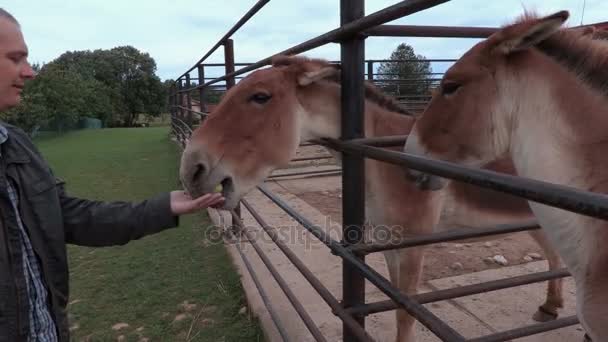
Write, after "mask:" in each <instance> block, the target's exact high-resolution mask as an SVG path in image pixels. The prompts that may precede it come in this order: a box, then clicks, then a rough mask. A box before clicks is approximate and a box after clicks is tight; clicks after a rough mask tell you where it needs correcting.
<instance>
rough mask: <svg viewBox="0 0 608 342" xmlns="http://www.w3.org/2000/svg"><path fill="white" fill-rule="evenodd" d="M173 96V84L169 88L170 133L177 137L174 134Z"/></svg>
mask: <svg viewBox="0 0 608 342" xmlns="http://www.w3.org/2000/svg"><path fill="white" fill-rule="evenodd" d="M175 96H176V94H175V84H172V85H171V87H169V117H170V120H171V133H173V134H174V135H177V134H176V132H175V109H176V107H175ZM176 138H177V136H176Z"/></svg>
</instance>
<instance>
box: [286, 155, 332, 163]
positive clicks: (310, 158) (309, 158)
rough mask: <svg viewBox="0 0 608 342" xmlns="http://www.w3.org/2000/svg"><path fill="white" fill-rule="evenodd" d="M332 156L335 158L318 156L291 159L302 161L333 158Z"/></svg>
mask: <svg viewBox="0 0 608 342" xmlns="http://www.w3.org/2000/svg"><path fill="white" fill-rule="evenodd" d="M331 158H333V156H318V157H306V158H294V159H292V160H291V161H292V162H301V161H307V160H319V159H331Z"/></svg>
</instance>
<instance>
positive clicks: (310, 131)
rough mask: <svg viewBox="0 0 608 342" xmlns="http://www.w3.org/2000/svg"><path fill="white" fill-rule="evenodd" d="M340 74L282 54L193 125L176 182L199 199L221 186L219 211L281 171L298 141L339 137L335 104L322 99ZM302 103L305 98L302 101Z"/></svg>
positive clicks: (333, 90)
mask: <svg viewBox="0 0 608 342" xmlns="http://www.w3.org/2000/svg"><path fill="white" fill-rule="evenodd" d="M338 73H339V69H338V68H337V67H336V66H335V65H331V64H329V63H327V62H325V61H321V60H309V59H304V58H298V57H284V56H279V57H276V58H274V59H273V66H272V67H270V68H267V69H262V70H258V71H255V72H253V73H251V74H250V75H248V76H247V77H245V78H244V79H243V80H241V82H239V83H238V84H237V85H235V86H234V87H233V88H231V89H230V90H229V91H228V92H227V93H226V94H225V95H224V97H223V98H222V100H221V101H220V103H219V104H218V106H217V107H216V108H215V109H214V110H213V112H212V113H211V115H209V116H208V118H207V119H206V120H205V121H204V122H203V124H202V125H201V126H200V127H199V128H197V129H196V130H195V131H194V132H193V134H192V137H191V139H190V141H189V142H188V144H187V146H186V149H185V150H184V152H183V155H182V160H181V166H180V177H181V180H182V183H183V185H184V187H185V188H186V189H187V190H188V191H189V192H190V193H191V194H192V195H193V196H199V195H202V194H204V193H208V192H211V191H213V190H214V188H215V187H217V185H219V184H221V185H222V192H223V195H224V197H225V199H226V201H225V204H224V208H225V209H232V208H234V207H235V205H236V204H237V203H238V201H239V200H240V198H241V197H242V196H243V195H245V194H246V193H247V192H248V191H249V190H251V189H252V188H254V187H255V186H257V185H258V184H259V183H261V182H262V181H263V180H264V179H265V178H266V177H267V176H268V175H269V174H270V173H271V172H272V171H273V170H275V169H277V168H280V167H284V166H286V165H287V164H288V163H289V161H290V160H291V159H292V157H293V156H294V155H295V152H296V149H297V147H298V145H299V143H300V141H305V140H309V139H312V138H316V137H319V136H324V137H336V138H337V137H338V134H339V122H336V121H335V120H334V119H333V116H332V115H325V113H327V112H329V113H334V112H335V113H339V107H336V106H339V99H337V100H335V101H331V102H327V101H324V100H323V99H327V98H328V93H336V94H339V92H338V91H336V89H337V87H338V85H337V84H336V83H335V82H327V81H325V80H327V79H328V78H335V77H336V76H337V74H338ZM304 98H307V100H304Z"/></svg>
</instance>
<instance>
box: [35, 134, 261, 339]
mask: <svg viewBox="0 0 608 342" xmlns="http://www.w3.org/2000/svg"><path fill="white" fill-rule="evenodd" d="M167 132H168V128H167V127H159V128H156V127H155V128H136V129H124V128H123V129H104V130H88V131H76V132H71V133H67V134H65V135H48V136H43V137H40V138H39V139H36V144H37V145H38V146H39V148H40V150H41V151H42V153H43V155H44V156H45V157H46V158H47V160H48V161H49V163H50V164H51V166H52V168H53V170H54V172H55V174H56V175H57V176H59V177H61V178H63V179H64V180H66V181H67V191H68V192H69V193H70V194H71V195H75V196H79V197H83V198H89V199H98V200H133V201H137V200H143V199H145V198H147V197H150V196H153V195H155V194H157V193H159V192H163V191H170V190H173V189H176V188H178V185H177V172H178V163H179V150H178V148H177V146H176V145H175V143H174V142H172V141H170V140H169V138H168V134H167ZM208 222H209V221H208V218H207V217H206V215H204V214H196V215H188V216H183V217H182V218H181V221H180V227H179V228H177V229H170V230H167V231H164V232H161V233H159V234H156V235H152V236H147V237H145V238H143V239H141V240H137V241H132V242H130V243H129V244H127V245H125V246H117V247H106V248H87V247H79V246H68V253H69V263H70V270H71V280H70V287H71V296H70V303H71V304H70V305H69V307H68V309H69V312H70V317H71V320H70V323H71V325H72V327H76V329H74V330H73V331H72V337H73V338H74V339H75V340H77V341H83V340H84V341H116V339H117V338H118V336H119V335H123V336H124V337H125V338H126V341H140V340H141V339H142V338H144V337H145V338H148V339H149V341H187V340H188V341H261V340H263V333H262V331H261V330H260V327H259V324H258V322H257V321H255V320H251V319H250V318H249V317H247V315H242V314H239V313H238V312H239V309H240V308H241V307H243V306H244V305H245V299H244V294H243V291H242V287H241V284H240V281H239V276H238V274H237V273H236V271H235V269H234V268H233V265H232V263H231V262H230V259H229V256H228V254H227V253H226V250H225V248H224V247H223V246H222V245H221V244H220V243H210V242H209V240H208V239H206V235H208V234H206V233H209V231H210V230H211V228H210V227H209V224H208ZM186 301H187V302H188V303H189V304H196V307H189V308H188V309H189V310H186V309H187V308H186V307H184V306H183V305H182V303H184V302H186ZM183 313H186V316H185V318H184V319H183V320H180V321H177V322H174V320H175V318H176V317H178V316H179V315H180V314H183ZM117 323H127V324H128V325H129V326H128V327H127V328H124V329H121V330H120V331H114V330H112V326H114V325H115V324H117ZM138 328H143V329H141V330H139V331H138V330H137V329H138Z"/></svg>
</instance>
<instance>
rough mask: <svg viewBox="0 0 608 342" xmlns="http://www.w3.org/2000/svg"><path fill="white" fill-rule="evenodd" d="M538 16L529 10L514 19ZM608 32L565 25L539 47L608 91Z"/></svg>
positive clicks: (594, 85) (524, 20)
mask: <svg viewBox="0 0 608 342" xmlns="http://www.w3.org/2000/svg"><path fill="white" fill-rule="evenodd" d="M538 17H539V16H538V15H537V14H536V13H534V12H531V11H526V12H525V13H524V14H523V15H522V16H521V17H520V18H518V19H517V20H516V21H515V23H522V22H526V21H530V20H535V19H537V18H538ZM607 37H608V35H607V34H606V33H605V32H600V31H599V30H596V29H595V28H592V27H574V28H562V29H561V30H559V31H557V32H556V33H555V34H553V35H552V36H551V37H549V38H547V39H545V40H543V41H542V42H541V43H539V44H537V45H536V48H537V50H538V51H540V52H542V53H543V54H545V55H546V56H548V57H551V58H552V59H553V60H555V61H557V62H558V63H559V64H561V65H562V66H563V67H565V68H566V69H568V70H569V71H571V72H573V73H575V74H576V75H577V77H578V78H579V79H580V80H581V81H582V82H584V83H586V84H588V85H590V86H591V87H592V88H594V89H597V90H598V91H600V92H602V93H603V94H608V41H605V40H604V39H606V38H607Z"/></svg>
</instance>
